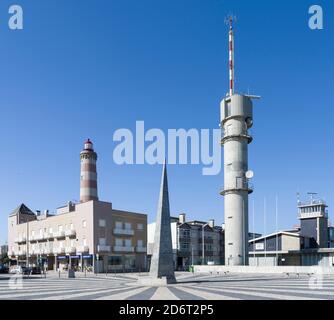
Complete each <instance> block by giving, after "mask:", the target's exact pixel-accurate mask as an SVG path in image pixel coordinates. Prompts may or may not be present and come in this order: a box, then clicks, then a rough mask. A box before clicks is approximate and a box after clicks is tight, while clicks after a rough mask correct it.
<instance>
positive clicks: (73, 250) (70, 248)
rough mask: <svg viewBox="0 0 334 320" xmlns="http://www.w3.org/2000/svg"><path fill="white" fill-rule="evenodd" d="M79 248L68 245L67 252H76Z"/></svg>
mask: <svg viewBox="0 0 334 320" xmlns="http://www.w3.org/2000/svg"><path fill="white" fill-rule="evenodd" d="M76 251H77V249H76V247H66V249H65V252H66V253H76Z"/></svg>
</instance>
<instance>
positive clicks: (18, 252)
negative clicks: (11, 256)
mask: <svg viewBox="0 0 334 320" xmlns="http://www.w3.org/2000/svg"><path fill="white" fill-rule="evenodd" d="M26 254H27V251H26V250H21V251H17V252H16V255H17V256H25V255H26Z"/></svg>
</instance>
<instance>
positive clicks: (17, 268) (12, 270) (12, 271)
mask: <svg viewBox="0 0 334 320" xmlns="http://www.w3.org/2000/svg"><path fill="white" fill-rule="evenodd" d="M9 273H10V274H21V273H22V267H21V266H11V267H10V269H9Z"/></svg>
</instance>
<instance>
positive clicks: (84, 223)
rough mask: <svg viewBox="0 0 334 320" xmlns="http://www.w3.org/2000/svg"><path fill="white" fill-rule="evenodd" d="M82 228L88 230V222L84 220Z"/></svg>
mask: <svg viewBox="0 0 334 320" xmlns="http://www.w3.org/2000/svg"><path fill="white" fill-rule="evenodd" d="M82 227H83V228H86V227H87V221H86V220H82Z"/></svg>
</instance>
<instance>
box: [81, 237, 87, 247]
mask: <svg viewBox="0 0 334 320" xmlns="http://www.w3.org/2000/svg"><path fill="white" fill-rule="evenodd" d="M82 244H83V245H84V246H87V239H86V238H83V239H82Z"/></svg>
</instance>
